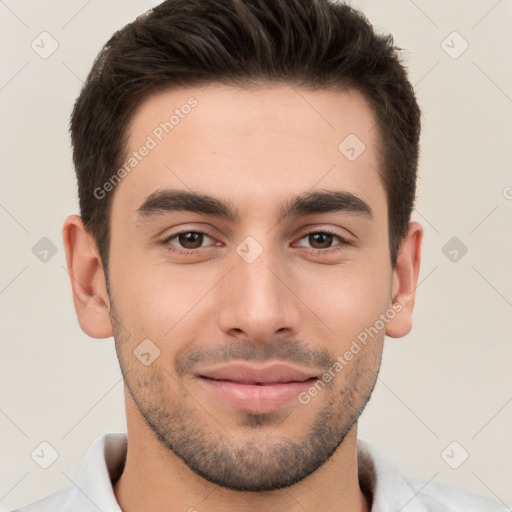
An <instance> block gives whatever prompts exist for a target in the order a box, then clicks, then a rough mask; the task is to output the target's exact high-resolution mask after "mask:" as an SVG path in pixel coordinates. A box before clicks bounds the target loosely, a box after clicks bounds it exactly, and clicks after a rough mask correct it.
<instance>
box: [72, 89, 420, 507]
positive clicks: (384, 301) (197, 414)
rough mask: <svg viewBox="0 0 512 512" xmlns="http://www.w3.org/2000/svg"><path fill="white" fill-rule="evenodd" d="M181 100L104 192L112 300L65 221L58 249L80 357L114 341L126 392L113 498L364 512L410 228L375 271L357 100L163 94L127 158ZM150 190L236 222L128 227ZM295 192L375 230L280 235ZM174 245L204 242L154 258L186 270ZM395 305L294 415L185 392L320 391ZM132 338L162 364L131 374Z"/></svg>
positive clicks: (297, 94)
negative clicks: (346, 201) (225, 388)
mask: <svg viewBox="0 0 512 512" xmlns="http://www.w3.org/2000/svg"><path fill="white" fill-rule="evenodd" d="M191 96H193V97H194V98H195V99H196V100H197V101H198V104H197V106H196V107H195V108H194V109H193V110H192V111H191V112H190V114H189V115H187V116H185V117H184V119H181V120H180V123H179V124H178V125H177V126H176V127H175V128H174V129H173V131H172V132H171V133H169V134H168V135H166V136H165V137H164V138H163V139H162V141H161V142H159V143H158V145H157V146H156V147H155V148H154V149H152V150H151V151H150V153H149V154H148V155H147V156H146V157H145V158H144V159H143V160H142V161H141V162H140V163H139V164H138V165H137V166H136V168H135V169H134V170H132V171H131V172H130V173H129V174H127V175H126V176H125V177H124V178H123V179H122V180H121V182H120V183H119V185H117V187H116V188H115V190H114V197H113V204H112V218H111V245H110V259H109V285H110V296H109V294H108V292H107V286H106V282H105V277H104V272H103V269H102V266H101V260H100V258H99V254H98V251H97V249H96V245H95V243H94V240H93V238H92V237H91V235H90V234H89V233H88V232H87V230H85V228H84V226H83V223H82V221H81V219H80V217H78V216H76V215H73V216H70V217H68V219H67V220H66V222H65V225H64V230H63V236H64V244H65V248H66V255H67V264H68V269H69V271H70V274H71V284H72V288H73V297H74V304H75V308H76V311H77V314H78V319H79V322H80V326H81V327H82V329H83V330H84V331H85V332H86V333H87V334H89V335H90V336H92V337H95V338H107V337H110V336H114V338H115V343H116V350H117V354H118V358H119V361H120V365H121V369H122V372H123V376H124V380H125V400H126V413H127V431H128V454H127V459H126V465H125V469H124V472H123V474H122V476H121V478H120V479H119V481H118V482H117V483H116V484H115V486H114V492H115V495H116V498H117V500H118V502H119V504H120V506H121V508H122V510H123V511H124V512H132V511H133V512H134V511H137V510H145V511H147V512H153V511H155V512H156V511H161V510H167V511H170V512H174V511H185V510H194V509H196V510H198V511H203V510H205V511H206V510H207V511H209V512H217V511H226V510H236V511H260V510H266V511H269V512H274V511H280V512H282V511H283V510H286V511H289V512H292V511H293V512H294V511H299V510H300V511H302V510H304V509H306V510H315V511H318V512H335V511H340V510H344V511H354V512H356V511H357V512H361V511H368V510H370V506H371V497H370V496H367V495H365V493H364V492H363V490H362V489H361V488H360V485H359V481H358V473H357V470H358V466H357V451H356V447H357V445H356V442H357V418H358V416H359V414H360V413H361V412H362V410H363V409H364V406H365V405H366V403H367V401H368V399H369V397H370V395H371V393H372V390H373V387H374V385H375V382H376V379H377V374H378V370H379V365H380V361H381V356H382V349H383V343H384V339H385V335H387V336H389V337H394V338H398V337H402V336H405V335H406V334H407V333H408V332H409V331H410V329H411V327H412V312H413V307H414V298H415V288H416V286H417V279H418V273H419V267H420V253H421V242H422V235H423V228H422V226H421V225H420V224H418V223H416V222H411V223H410V224H409V231H408V234H407V236H406V238H405V239H404V241H403V243H402V246H401V249H400V253H399V257H398V261H397V264H396V266H395V267H394V268H392V266H391V262H390V254H389V245H388V225H387V202H386V194H385V190H384V187H383V184H382V182H381V179H380V177H379V175H378V173H377V169H378V168H379V156H378V155H379V153H378V132H377V130H376V128H375V118H374V116H373V114H372V112H371V110H370V108H369V105H368V103H367V102H366V100H365V99H364V98H363V96H362V95H361V94H359V93H358V92H356V91H344V92H339V91H310V90H306V89H303V88H300V89H297V88H292V87H290V86H288V85H276V84H270V85H266V86H265V87H260V88H258V89H251V90H248V89H245V90H240V89H235V88H231V87H227V86H221V85H209V86H206V87H202V88H196V87H194V88H186V89H185V88H183V89H178V90H173V91H165V92H162V93H158V94H155V95H153V96H150V97H149V98H147V99H146V100H145V101H144V102H143V103H142V104H141V105H140V106H139V108H138V110H137V111H136V113H135V116H134V117H133V119H132V122H131V124H130V127H129V142H128V145H129V147H128V149H129V152H131V151H133V150H136V149H137V148H139V147H140V146H141V145H142V144H144V141H145V140H146V138H147V136H148V135H149V134H151V133H152V131H153V130H154V128H155V127H156V126H158V125H159V123H161V122H162V121H164V120H165V119H167V118H168V116H169V114H168V113H172V111H173V110H174V109H176V108H179V107H180V105H183V104H184V103H186V101H187V99H188V98H190V97H191ZM348 134H356V135H357V136H358V138H359V139H361V140H362V141H363V142H364V144H365V146H366V149H365V151H364V152H363V153H362V154H361V155H360V156H359V157H358V158H357V159H356V160H355V161H349V160H348V159H347V158H346V157H345V156H344V155H343V154H342V153H341V152H340V151H339V150H338V145H339V144H340V142H341V141H342V140H344V139H345V137H347V135H348ZM162 189H171V190H185V191H193V192H198V193H202V194H208V195H211V196H215V197H217V198H219V199H223V200H226V201H228V202H229V203H230V204H231V205H232V206H233V207H235V208H236V209H237V210H238V212H239V214H240V218H239V219H238V220H237V221H236V222H235V221H232V220H229V219H225V218H221V217H219V216H214V215H208V214H203V213H201V214H199V213H192V212H187V211H179V212H177V211H174V212H162V213H161V214H159V215H155V216H149V217H147V218H141V217H140V216H139V215H138V214H137V208H138V207H139V206H140V205H141V204H142V203H143V202H144V201H145V200H146V198H147V197H148V196H149V195H150V194H151V193H153V192H155V191H156V190H162ZM312 190H323V191H326V190H327V191H329V190H344V191H349V192H351V193H353V194H354V195H356V196H357V197H359V198H361V199H362V200H364V201H365V202H366V203H367V204H368V205H370V207H371V210H372V212H373V216H372V217H371V218H370V217H369V216H365V215H362V214H356V213H350V212H346V211H338V212H329V213H313V214H308V215H306V216H292V217H290V218H287V219H284V220H282V221H280V222H279V220H278V213H279V207H280V206H281V204H282V203H284V202H285V201H287V200H290V199H291V198H292V197H294V196H296V195H299V194H302V193H304V192H308V191H312ZM325 229H329V230H334V232H335V233H336V235H337V236H340V237H342V238H343V239H345V240H346V241H347V242H349V245H344V246H343V247H342V248H341V250H340V251H338V252H334V251H333V248H335V246H337V245H338V244H340V243H342V242H341V241H340V239H338V238H337V236H334V237H333V238H332V239H328V240H327V243H325V242H324V243H323V245H322V243H319V242H318V241H317V242H315V239H314V238H312V237H311V236H308V235H309V234H314V233H322V232H324V231H323V230H325ZM181 230H189V231H190V232H204V230H208V236H205V237H204V238H203V239H202V240H203V241H202V245H201V242H199V245H201V246H202V247H203V248H206V249H204V250H203V252H202V253H196V254H195V255H193V256H190V255H189V256H183V255H180V254H178V253H176V252H173V251H171V250H170V249H171V248H174V249H176V250H182V251H187V250H188V251H193V250H196V251H197V249H194V247H198V244H196V245H194V244H192V243H191V242H190V240H189V242H188V245H187V239H183V238H181V239H179V238H176V237H175V238H173V239H172V240H171V241H167V242H166V241H165V240H166V239H167V238H169V236H171V235H173V234H175V233H177V232H179V231H181ZM247 236H251V237H253V238H254V239H255V240H256V241H257V242H258V244H259V245H260V246H261V248H262V249H263V251H262V253H261V254H260V255H259V256H258V257H257V258H256V259H255V260H254V261H253V262H251V263H247V262H246V261H245V260H244V259H243V258H241V257H240V255H239V254H238V253H237V251H236V248H237V247H238V246H239V245H240V243H241V242H242V241H243V240H244V239H245V238H246V237H247ZM329 240H331V242H329ZM180 242H181V244H180ZM315 248H316V249H319V250H317V251H316V253H315V252H314V249H315ZM321 251H324V252H323V253H322V252H321ZM329 251H330V252H329ZM393 299H394V300H395V301H396V302H397V303H399V304H400V305H401V306H402V309H401V311H400V312H399V313H398V314H396V315H395V316H394V318H392V319H391V320H389V321H388V322H387V323H386V324H385V325H384V327H383V328H382V329H380V330H379V332H378V334H377V335H375V336H374V337H373V338H372V339H371V341H370V342H368V344H367V345H366V346H364V348H362V350H361V351H360V352H359V353H358V354H357V355H355V356H354V358H353V359H352V360H351V361H350V362H349V363H348V364H347V365H346V366H345V367H344V368H343V370H342V371H340V372H339V373H337V374H336V377H335V378H333V379H332V381H331V382H330V383H329V385H327V386H326V387H325V389H322V391H320V392H318V394H317V395H316V396H314V397H313V398H311V400H310V402H309V403H308V404H306V405H303V404H301V403H300V402H299V401H298V400H292V401H291V402H289V403H287V404H285V405H284V406H282V407H281V408H279V409H278V410H277V411H274V412H271V413H265V414H260V415H257V414H250V413H248V412H245V411H241V410H238V409H237V408H234V407H232V406H231V405H229V404H226V403H223V402H222V401H220V400H218V399H217V398H216V397H213V396H212V395H211V394H210V392H209V391H208V390H206V389H205V387H204V386H202V385H201V383H200V382H199V379H197V378H196V377H195V376H194V371H195V370H197V369H198V368H199V367H200V366H201V367H209V366H212V365H213V364H214V363H215V361H216V360H221V361H227V360H228V357H229V355H231V356H232V357H233V358H234V359H237V360H240V359H245V360H248V361H250V362H251V361H252V362H254V361H287V362H290V363H291V364H294V365H296V366H298V367H301V368H307V369H309V370H311V371H314V372H315V374H318V375H322V372H323V371H324V370H325V369H326V368H327V367H328V366H329V364H328V362H329V361H330V362H332V361H335V360H336V358H337V357H338V356H340V355H343V354H344V353H345V352H346V351H347V350H349V348H350V346H351V343H352V341H353V340H354V339H356V337H357V335H358V334H359V333H361V332H362V331H364V329H365V328H368V327H369V326H372V325H374V324H375V322H376V320H377V319H379V315H381V314H383V313H385V312H386V311H387V310H389V309H390V308H391V305H392V302H393ZM148 338H149V339H150V340H151V341H152V342H153V343H154V344H155V345H156V346H157V347H158V349H159V350H160V354H159V356H158V357H157V358H156V359H155V360H154V361H153V362H152V363H151V364H150V365H148V366H145V365H144V364H142V363H141V362H140V361H139V360H138V359H137V358H136V357H135V355H134V353H133V352H134V350H135V349H136V348H137V346H138V345H139V344H140V343H141V341H142V340H145V339H148ZM226 347H229V350H231V352H230V353H229V354H228V352H227V351H226ZM193 355H195V356H196V357H199V362H198V363H197V362H196V363H195V362H194V361H196V359H194V358H193V357H192V356H193ZM315 356H316V358H315ZM322 357H323V359H322ZM314 429H316V430H314ZM319 433H320V434H321V435H319ZM187 440H190V441H191V442H192V446H190V444H187ZM279 447H280V448H279ZM283 447H284V448H283ZM278 448H279V449H278ZM176 452H177V453H176ZM292 482H293V483H292ZM251 485H252V486H253V487H252V489H251V487H250V486H251ZM244 486H245V487H244ZM276 487H281V488H276ZM237 488H238V490H237ZM240 489H245V490H240Z"/></svg>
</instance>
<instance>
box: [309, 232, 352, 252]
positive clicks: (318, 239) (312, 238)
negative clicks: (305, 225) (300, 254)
mask: <svg viewBox="0 0 512 512" xmlns="http://www.w3.org/2000/svg"><path fill="white" fill-rule="evenodd" d="M335 238H337V239H338V240H339V241H340V242H341V243H342V244H343V243H347V242H346V241H345V240H343V238H341V237H340V236H338V235H336V234H334V233H330V232H328V231H317V232H313V233H308V234H307V235H304V236H303V237H302V238H301V240H304V239H307V240H308V242H309V243H312V244H318V245H317V246H315V245H313V247H311V248H312V249H320V250H321V249H330V248H331V247H332V245H333V244H332V242H333V240H334V239H335ZM335 245H339V244H335ZM301 247H304V246H301Z"/></svg>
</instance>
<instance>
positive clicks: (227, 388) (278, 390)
mask: <svg viewBox="0 0 512 512" xmlns="http://www.w3.org/2000/svg"><path fill="white" fill-rule="evenodd" d="M199 380H200V381H201V382H202V384H203V386H205V387H206V389H207V390H208V391H210V392H212V393H213V394H215V395H216V396H217V397H218V398H220V399H221V400H222V401H224V402H226V403H228V404H230V405H231V406H232V407H235V408H236V409H240V410H243V411H247V412H253V413H267V412H273V411H276V410H278V409H280V408H281V407H283V406H284V405H286V404H287V403H289V402H291V401H292V400H297V397H298V395H299V394H300V393H301V392H302V391H304V390H306V389H307V388H309V387H310V386H311V385H312V384H313V383H314V382H315V380H314V379H313V380H307V381H304V382H286V383H280V384H264V385H260V386H258V385H255V384H241V383H239V382H231V381H227V380H213V379H207V378H205V377H200V378H199Z"/></svg>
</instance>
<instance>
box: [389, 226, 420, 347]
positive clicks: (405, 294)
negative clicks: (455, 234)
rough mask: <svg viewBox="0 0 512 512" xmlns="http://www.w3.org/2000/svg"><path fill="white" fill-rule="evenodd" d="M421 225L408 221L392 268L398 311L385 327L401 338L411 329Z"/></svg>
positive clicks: (394, 295) (418, 263)
mask: <svg viewBox="0 0 512 512" xmlns="http://www.w3.org/2000/svg"><path fill="white" fill-rule="evenodd" d="M422 240H423V227H422V226H421V224H419V223H418V222H410V223H409V230H408V232H407V236H406V237H405V239H404V240H403V242H402V245H401V247H400V252H399V255H398V258H397V263H396V265H395V268H394V270H393V285H392V297H393V302H394V303H395V304H396V306H395V308H396V309H397V310H398V308H400V309H399V313H397V314H396V316H395V317H394V318H392V319H391V320H390V321H389V322H388V325H387V327H386V335H387V336H389V337H391V338H401V337H402V336H405V335H406V334H407V333H409V332H410V330H411V329H412V312H413V309H414V300H415V295H416V287H417V285H418V275H419V270H420V262H421V243H422Z"/></svg>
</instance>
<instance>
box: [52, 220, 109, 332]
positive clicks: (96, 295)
mask: <svg viewBox="0 0 512 512" xmlns="http://www.w3.org/2000/svg"><path fill="white" fill-rule="evenodd" d="M62 238H63V242H64V248H65V250H66V263H67V267H68V273H69V276H70V279H71V289H72V291H73V302H74V305H75V311H76V314H77V317H78V322H79V324H80V327H81V328H82V330H83V331H84V332H85V333H86V334H88V335H89V336H91V337H93V338H109V337H110V336H112V324H111V321H110V315H109V309H110V302H109V297H108V293H107V286H106V282H105V275H104V272H103V266H102V263H101V258H100V256H99V254H98V251H97V248H96V244H95V242H94V239H93V237H92V235H91V234H90V233H89V232H88V231H87V229H86V228H85V226H84V224H83V221H82V219H81V218H80V217H79V216H78V215H70V216H69V217H68V218H67V219H66V221H65V222H64V227H63V230H62Z"/></svg>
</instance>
